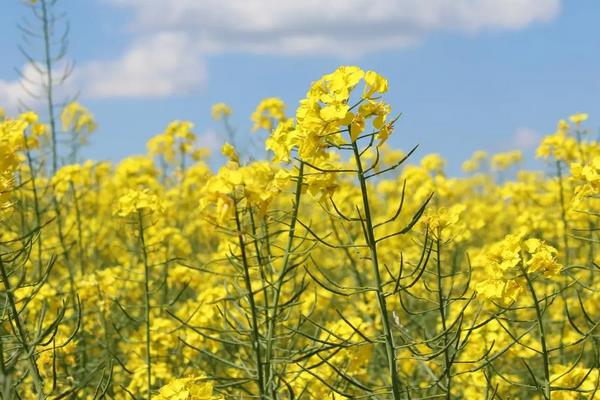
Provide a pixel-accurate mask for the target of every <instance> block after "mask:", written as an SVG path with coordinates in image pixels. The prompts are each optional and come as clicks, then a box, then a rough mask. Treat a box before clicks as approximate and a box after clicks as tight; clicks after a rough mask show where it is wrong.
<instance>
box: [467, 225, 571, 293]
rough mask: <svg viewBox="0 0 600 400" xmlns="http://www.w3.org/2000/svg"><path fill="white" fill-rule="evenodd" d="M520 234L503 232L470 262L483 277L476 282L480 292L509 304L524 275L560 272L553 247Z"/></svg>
mask: <svg viewBox="0 0 600 400" xmlns="http://www.w3.org/2000/svg"><path fill="white" fill-rule="evenodd" d="M524 237H525V232H519V233H515V234H509V235H506V236H505V237H504V239H502V240H501V241H500V242H497V243H494V244H492V245H491V246H489V247H488V248H487V249H486V251H484V252H483V253H482V254H481V255H479V256H478V257H477V258H476V260H475V262H474V264H476V265H478V266H480V267H481V268H482V269H483V276H485V279H482V280H481V281H480V282H479V283H477V285H476V290H477V292H478V293H479V294H480V295H482V296H483V297H485V298H487V299H490V300H494V301H498V302H500V303H502V304H509V303H512V302H514V301H516V300H517V299H518V297H519V294H520V293H521V292H522V291H523V290H524V287H525V278H524V274H541V275H543V276H545V277H547V278H552V277H554V276H556V275H557V274H558V273H559V272H560V271H561V269H562V265H561V264H560V263H559V262H558V260H557V258H556V254H557V252H558V251H557V250H556V249H555V248H554V247H552V246H550V245H548V244H546V243H545V242H544V241H542V240H540V239H537V238H529V239H525V238H524Z"/></svg>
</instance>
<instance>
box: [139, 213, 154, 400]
mask: <svg viewBox="0 0 600 400" xmlns="http://www.w3.org/2000/svg"><path fill="white" fill-rule="evenodd" d="M138 223H139V230H140V243H141V245H142V255H143V258H144V320H145V321H144V322H145V323H146V381H147V382H146V384H147V386H148V400H150V399H151V398H152V355H151V354H150V351H151V334H150V269H149V268H148V253H147V252H146V241H145V238H144V220H143V217H142V211H141V210H138Z"/></svg>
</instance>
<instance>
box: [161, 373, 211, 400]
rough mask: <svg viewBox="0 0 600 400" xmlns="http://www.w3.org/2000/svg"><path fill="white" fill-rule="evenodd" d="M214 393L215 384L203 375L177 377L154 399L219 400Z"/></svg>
mask: <svg viewBox="0 0 600 400" xmlns="http://www.w3.org/2000/svg"><path fill="white" fill-rule="evenodd" d="M219 399H222V397H221V396H217V395H213V384H212V382H211V381H209V380H207V379H205V378H202V377H189V378H180V379H175V380H173V381H171V382H169V383H168V384H166V385H165V386H163V387H162V388H161V389H160V391H159V394H158V396H154V397H152V400H219Z"/></svg>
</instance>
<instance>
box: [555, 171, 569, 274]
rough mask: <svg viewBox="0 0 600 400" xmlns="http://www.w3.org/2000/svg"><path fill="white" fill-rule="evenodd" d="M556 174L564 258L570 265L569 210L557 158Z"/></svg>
mask: <svg viewBox="0 0 600 400" xmlns="http://www.w3.org/2000/svg"><path fill="white" fill-rule="evenodd" d="M556 175H557V176H558V187H559V189H558V190H559V193H560V218H561V221H562V223H563V235H562V236H563V237H562V239H563V246H564V248H565V258H564V263H565V267H568V266H569V235H568V230H569V225H568V223H567V211H566V206H565V195H564V193H563V192H564V189H563V177H562V168H561V165H560V161H559V160H556Z"/></svg>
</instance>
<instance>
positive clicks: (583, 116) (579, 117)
mask: <svg viewBox="0 0 600 400" xmlns="http://www.w3.org/2000/svg"><path fill="white" fill-rule="evenodd" d="M587 119H588V114H587V113H577V114H573V115H571V116H570V117H569V120H570V121H571V122H572V123H574V124H575V125H580V124H581V123H582V122H584V121H586V120H587Z"/></svg>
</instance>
